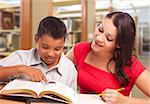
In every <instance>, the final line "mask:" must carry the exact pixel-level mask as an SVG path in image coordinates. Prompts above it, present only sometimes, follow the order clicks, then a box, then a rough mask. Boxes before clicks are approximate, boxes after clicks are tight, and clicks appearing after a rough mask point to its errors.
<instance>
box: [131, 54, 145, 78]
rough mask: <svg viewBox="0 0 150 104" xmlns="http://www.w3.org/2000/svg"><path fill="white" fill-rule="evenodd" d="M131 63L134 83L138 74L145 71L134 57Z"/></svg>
mask: <svg viewBox="0 0 150 104" xmlns="http://www.w3.org/2000/svg"><path fill="white" fill-rule="evenodd" d="M132 62H133V64H132V79H133V81H136V79H137V78H138V77H139V76H140V74H141V73H142V72H143V71H144V70H145V67H144V66H143V65H142V63H141V62H140V61H139V60H138V59H137V58H136V57H133V58H132Z"/></svg>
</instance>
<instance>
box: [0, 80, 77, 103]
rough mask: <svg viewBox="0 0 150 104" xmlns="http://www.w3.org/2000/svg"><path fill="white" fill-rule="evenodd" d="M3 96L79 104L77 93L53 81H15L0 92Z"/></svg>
mask: <svg viewBox="0 0 150 104" xmlns="http://www.w3.org/2000/svg"><path fill="white" fill-rule="evenodd" d="M0 94H1V95H6V96H24V97H32V98H49V99H52V100H56V101H59V102H63V103H72V104H77V100H78V98H77V93H76V92H75V91H74V90H73V89H72V88H70V87H68V86H67V85H65V84H63V83H61V82H57V81H51V82H49V83H48V84H44V83H43V82H32V81H27V80H20V79H15V80H13V81H11V82H9V83H8V84H7V85H6V86H4V87H3V88H2V89H1V90H0Z"/></svg>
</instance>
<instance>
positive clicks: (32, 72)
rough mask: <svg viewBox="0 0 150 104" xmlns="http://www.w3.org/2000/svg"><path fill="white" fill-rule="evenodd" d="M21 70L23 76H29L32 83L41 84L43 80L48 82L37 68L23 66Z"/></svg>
mask: <svg viewBox="0 0 150 104" xmlns="http://www.w3.org/2000/svg"><path fill="white" fill-rule="evenodd" d="M19 70H20V72H21V73H22V74H25V75H27V76H29V77H30V80H32V81H36V82H39V81H42V80H43V81H44V82H48V81H47V79H46V77H45V76H44V74H43V73H42V71H41V70H39V69H37V68H33V67H31V66H25V65H23V66H21V67H20V68H19Z"/></svg>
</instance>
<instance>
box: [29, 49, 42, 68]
mask: <svg viewBox="0 0 150 104" xmlns="http://www.w3.org/2000/svg"><path fill="white" fill-rule="evenodd" d="M31 52H32V53H31V57H32V60H31V66H34V65H38V64H40V63H42V61H41V59H40V55H39V54H38V51H37V49H36V48H32V49H31Z"/></svg>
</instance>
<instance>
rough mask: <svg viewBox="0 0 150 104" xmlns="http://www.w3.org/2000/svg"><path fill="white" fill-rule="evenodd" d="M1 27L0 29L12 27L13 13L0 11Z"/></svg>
mask: <svg viewBox="0 0 150 104" xmlns="http://www.w3.org/2000/svg"><path fill="white" fill-rule="evenodd" d="M0 18H1V28H2V29H14V21H13V13H12V12H6V11H1V12H0Z"/></svg>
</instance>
